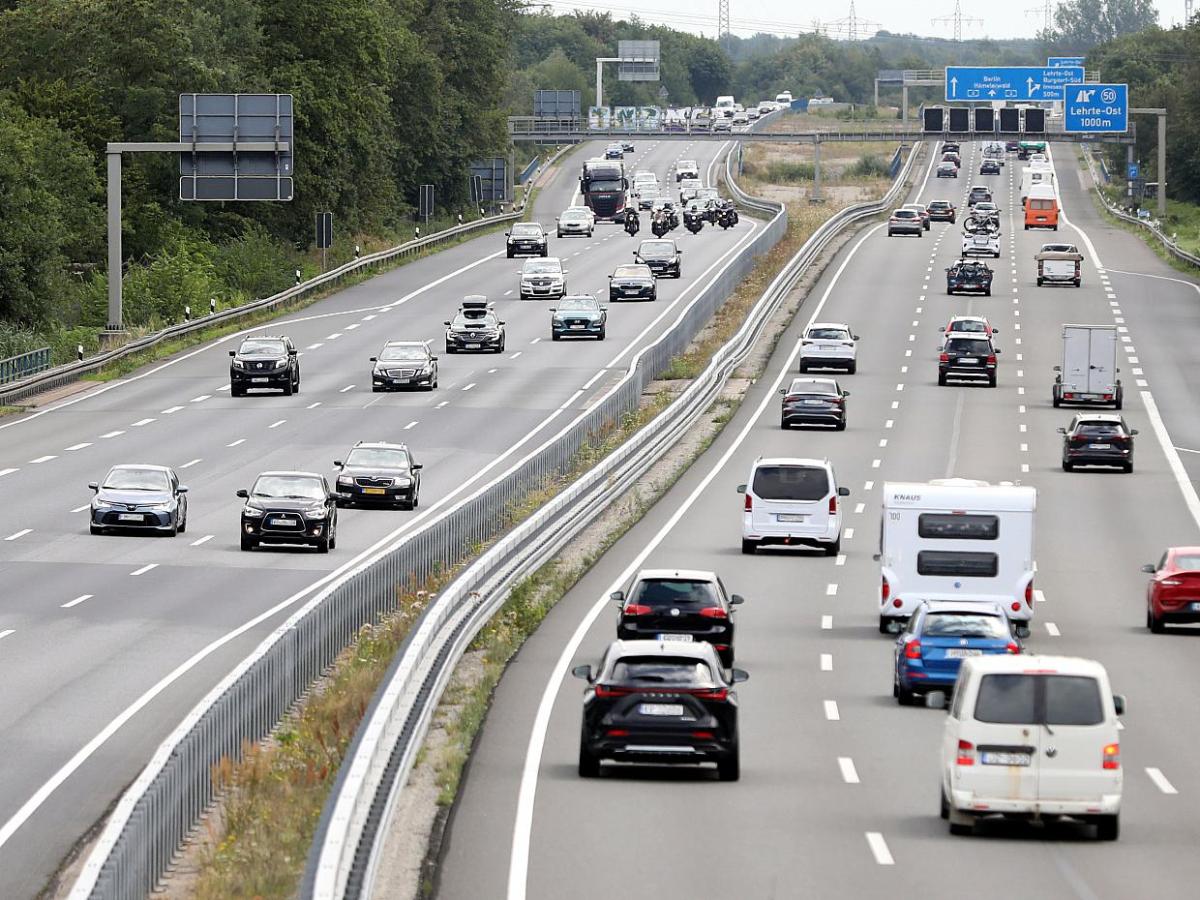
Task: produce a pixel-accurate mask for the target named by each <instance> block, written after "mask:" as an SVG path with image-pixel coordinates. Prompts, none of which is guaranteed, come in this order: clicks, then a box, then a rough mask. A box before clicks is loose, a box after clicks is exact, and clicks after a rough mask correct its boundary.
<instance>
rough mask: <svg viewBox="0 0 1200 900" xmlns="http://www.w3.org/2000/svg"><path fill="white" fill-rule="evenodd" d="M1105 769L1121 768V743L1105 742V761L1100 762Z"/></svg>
mask: <svg viewBox="0 0 1200 900" xmlns="http://www.w3.org/2000/svg"><path fill="white" fill-rule="evenodd" d="M1100 765H1101V767H1102V768H1105V769H1119V768H1121V745H1120V744H1105V745H1104V756H1103V761H1102V762H1101V763H1100Z"/></svg>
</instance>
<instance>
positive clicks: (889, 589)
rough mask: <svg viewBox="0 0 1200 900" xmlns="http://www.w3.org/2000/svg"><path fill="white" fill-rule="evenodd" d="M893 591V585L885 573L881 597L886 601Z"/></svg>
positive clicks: (880, 589)
mask: <svg viewBox="0 0 1200 900" xmlns="http://www.w3.org/2000/svg"><path fill="white" fill-rule="evenodd" d="M891 593H892V586H891V585H890V584H888V580H887V576H886V575H884V576H883V578H882V581H881V583H880V585H879V599H880V600H883V601H885V602H886V601H887V598H888V597H889V596H891Z"/></svg>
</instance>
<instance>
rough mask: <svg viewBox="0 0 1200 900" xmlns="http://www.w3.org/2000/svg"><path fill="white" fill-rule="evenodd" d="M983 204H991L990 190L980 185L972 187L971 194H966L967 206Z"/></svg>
mask: <svg viewBox="0 0 1200 900" xmlns="http://www.w3.org/2000/svg"><path fill="white" fill-rule="evenodd" d="M984 202H986V203H991V202H992V192H991V190H990V189H988V188H986V187H984V186H982V185H974V186H972V188H971V192H970V193H969V194H967V206H974V205H975V204H976V203H984Z"/></svg>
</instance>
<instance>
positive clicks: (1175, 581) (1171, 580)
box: [1159, 578, 1183, 587]
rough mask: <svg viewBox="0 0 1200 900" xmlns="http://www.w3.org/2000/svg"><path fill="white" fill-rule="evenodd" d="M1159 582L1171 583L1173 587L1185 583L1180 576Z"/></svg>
mask: <svg viewBox="0 0 1200 900" xmlns="http://www.w3.org/2000/svg"><path fill="white" fill-rule="evenodd" d="M1159 584H1169V585H1170V586H1171V587H1175V586H1177V585H1180V584H1183V582H1182V581H1180V580H1179V579H1178V578H1164V579H1163V580H1162V581H1160V582H1159Z"/></svg>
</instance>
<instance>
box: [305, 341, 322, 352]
mask: <svg viewBox="0 0 1200 900" xmlns="http://www.w3.org/2000/svg"><path fill="white" fill-rule="evenodd" d="M324 346H325V345H324V344H323V343H320V342H318V343H316V344H309V345H308V346H307V347H306V348H305V349H306V350H319V349H320V348H321V347H324Z"/></svg>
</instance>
